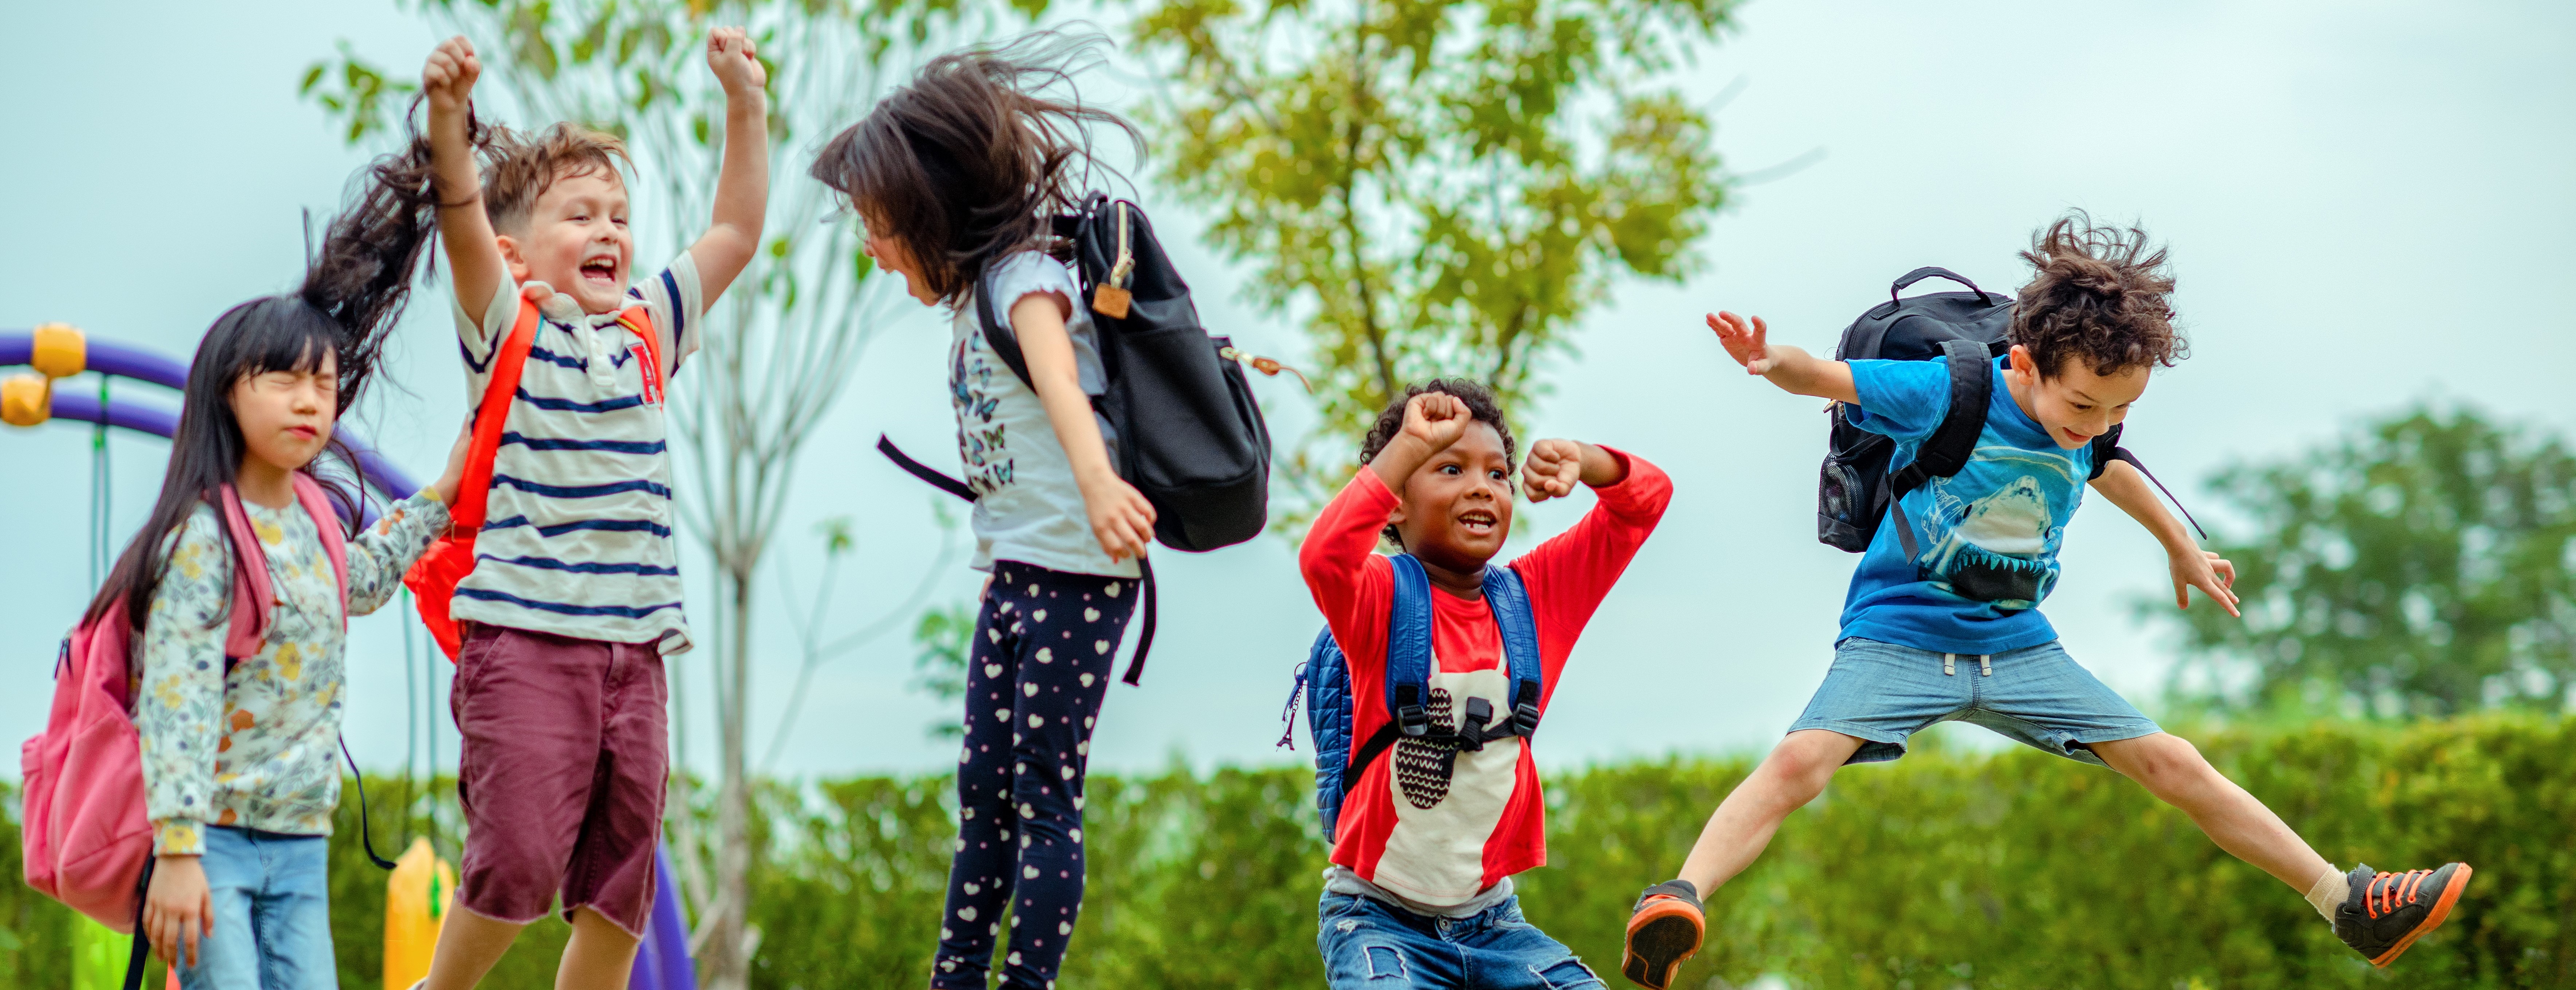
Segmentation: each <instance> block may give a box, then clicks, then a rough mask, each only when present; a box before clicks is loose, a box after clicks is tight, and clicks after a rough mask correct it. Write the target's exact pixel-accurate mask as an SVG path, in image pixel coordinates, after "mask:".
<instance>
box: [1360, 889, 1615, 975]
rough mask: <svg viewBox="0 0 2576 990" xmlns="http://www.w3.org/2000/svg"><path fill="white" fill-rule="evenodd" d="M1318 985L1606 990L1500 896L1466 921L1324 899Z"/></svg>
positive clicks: (1516, 904)
mask: <svg viewBox="0 0 2576 990" xmlns="http://www.w3.org/2000/svg"><path fill="white" fill-rule="evenodd" d="M1321 913H1322V915H1323V930H1322V931H1321V932H1320V933H1319V934H1317V935H1316V936H1315V944H1316V947H1317V948H1320V949H1322V950H1323V952H1324V980H1325V982H1326V984H1327V985H1329V986H1331V987H1332V990H1577V988H1580V990H1606V988H1604V987H1603V985H1602V983H1601V978H1600V977H1598V976H1595V975H1593V974H1592V970H1591V969H1590V968H1588V967H1586V966H1584V965H1583V961H1582V960H1580V959H1577V958H1575V957H1574V953H1573V952H1572V951H1570V950H1568V949H1567V948H1566V947H1565V944H1564V943H1562V942H1559V941H1557V940H1555V939H1552V938H1549V937H1547V933H1545V932H1542V931H1539V930H1538V926H1536V925H1532V924H1530V923H1529V920H1528V919H1526V918H1523V917H1521V899H1520V898H1518V897H1513V898H1508V899H1506V900H1504V901H1503V902H1502V903H1500V904H1496V905H1494V906H1493V907H1490V908H1486V909H1485V910H1484V911H1483V912H1481V913H1479V914H1477V915H1476V916H1474V917H1471V918H1441V917H1434V916H1430V915H1420V914H1415V913H1413V912H1411V911H1407V910H1404V909H1403V908H1399V907H1396V906H1394V905H1391V904H1386V903H1383V902H1380V901H1376V900H1371V899H1369V898H1366V897H1355V896H1352V895H1350V894H1330V893H1328V894H1325V895H1324V903H1323V906H1322V908H1321Z"/></svg>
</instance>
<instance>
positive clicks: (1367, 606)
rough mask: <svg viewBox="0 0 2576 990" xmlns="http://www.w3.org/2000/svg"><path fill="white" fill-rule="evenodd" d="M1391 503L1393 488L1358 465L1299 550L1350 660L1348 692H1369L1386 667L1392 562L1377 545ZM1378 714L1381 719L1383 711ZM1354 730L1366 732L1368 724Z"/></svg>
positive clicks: (1309, 584)
mask: <svg viewBox="0 0 2576 990" xmlns="http://www.w3.org/2000/svg"><path fill="white" fill-rule="evenodd" d="M1395 507H1396V498H1395V493H1394V492H1390V491H1387V490H1386V483H1385V482H1383V481H1380V480H1378V476H1377V472H1376V471H1373V470H1370V469H1369V468H1367V467H1362V468H1360V473H1359V476H1358V477H1355V478H1352V479H1351V483H1350V484H1347V485H1344V486H1342V491H1341V494H1339V495H1335V496H1333V501H1332V503H1331V504H1329V505H1326V506H1324V511H1323V512H1322V513H1321V514H1318V515H1317V516H1316V517H1315V522H1314V525H1312V526H1310V527H1308V528H1307V530H1306V542H1305V543H1304V544H1303V545H1302V546H1299V547H1298V548H1297V566H1298V569H1300V570H1302V571H1304V572H1305V575H1306V590H1307V591H1308V592H1310V593H1312V594H1313V595H1314V596H1315V607H1316V608H1317V609H1320V610H1322V611H1323V613H1324V622H1325V623H1326V624H1328V625H1330V626H1332V628H1333V639H1334V640H1335V641H1336V642H1339V643H1340V644H1341V645H1342V655H1343V656H1345V657H1348V658H1349V659H1350V665H1351V689H1352V691H1353V696H1354V697H1361V698H1366V697H1374V696H1375V692H1377V691H1379V690H1382V688H1381V687H1380V685H1379V682H1380V680H1381V679H1382V678H1383V677H1384V676H1385V672H1386V616H1387V610H1388V609H1390V608H1393V607H1394V604H1395V567H1394V565H1392V564H1390V563H1388V562H1387V560H1386V558H1385V557H1382V556H1379V555H1378V553H1377V544H1378V532H1379V531H1380V530H1383V529H1385V528H1386V517H1387V515H1388V514H1389V513H1392V512H1394V511H1395ZM1357 711H1358V712H1359V713H1361V714H1360V715H1359V719H1360V720H1363V721H1364V720H1366V719H1367V718H1368V715H1367V714H1366V713H1370V712H1378V708H1377V707H1376V706H1369V705H1362V706H1359V707H1358V709H1357ZM1378 714H1379V716H1380V717H1381V718H1383V716H1384V713H1383V712H1378ZM1352 728H1353V729H1354V730H1358V731H1361V732H1366V731H1368V730H1369V729H1372V728H1374V727H1373V726H1366V727H1364V726H1360V725H1356V724H1355V725H1353V726H1352Z"/></svg>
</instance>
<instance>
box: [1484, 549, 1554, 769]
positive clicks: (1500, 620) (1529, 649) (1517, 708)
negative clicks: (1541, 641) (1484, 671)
mask: <svg viewBox="0 0 2576 990" xmlns="http://www.w3.org/2000/svg"><path fill="white" fill-rule="evenodd" d="M1485 606H1486V608H1488V609H1490V610H1491V611H1492V612H1493V613H1494V625H1495V626H1497V627H1499V628H1500V629H1501V630H1502V634H1503V662H1504V663H1505V664H1507V665H1508V666H1509V667H1510V669H1511V678H1512V718H1511V721H1510V722H1509V723H1508V724H1509V726H1510V732H1511V734H1512V735H1516V736H1521V737H1524V738H1526V737H1528V736H1531V735H1534V734H1536V733H1537V732H1538V703H1539V696H1540V694H1541V693H1542V692H1543V691H1544V689H1545V679H1546V677H1547V671H1546V668H1545V667H1544V666H1543V665H1541V663H1540V661H1539V653H1538V616H1537V615H1536V614H1535V613H1533V612H1532V611H1531V610H1530V601H1529V587H1528V586H1527V585H1526V584H1524V583H1522V581H1521V574H1520V572H1519V571H1516V570H1513V569H1511V568H1510V567H1508V566H1501V567H1487V568H1485Z"/></svg>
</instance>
